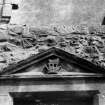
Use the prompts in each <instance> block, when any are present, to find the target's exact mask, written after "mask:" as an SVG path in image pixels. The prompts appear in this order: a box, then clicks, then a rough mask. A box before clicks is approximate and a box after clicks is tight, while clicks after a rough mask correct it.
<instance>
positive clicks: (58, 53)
mask: <svg viewBox="0 0 105 105" xmlns="http://www.w3.org/2000/svg"><path fill="white" fill-rule="evenodd" d="M54 57H55V58H54ZM52 58H53V60H52ZM59 60H62V61H64V62H66V63H68V64H70V63H71V64H73V65H76V67H77V68H81V69H83V70H84V72H88V73H89V72H90V73H101V74H104V73H105V70H104V69H103V68H101V67H99V66H96V65H94V64H93V63H91V62H89V61H87V60H84V59H82V58H79V57H77V56H75V55H73V54H70V53H68V52H65V51H64V50H61V49H58V48H55V47H52V48H50V49H48V50H46V51H44V52H41V53H38V54H36V55H34V56H31V57H29V58H27V59H25V60H24V61H21V62H19V63H17V64H15V65H11V66H9V67H7V68H6V69H4V70H3V72H1V74H0V75H10V74H12V73H15V72H17V71H21V70H24V69H25V68H27V67H29V66H31V65H33V64H40V62H45V61H48V62H47V64H48V63H51V62H56V63H57V62H59ZM55 68H56V70H57V69H59V66H58V65H57V67H54V69H55ZM47 69H48V70H49V68H47ZM51 69H52V68H50V70H51ZM52 70H53V69H52Z"/></svg>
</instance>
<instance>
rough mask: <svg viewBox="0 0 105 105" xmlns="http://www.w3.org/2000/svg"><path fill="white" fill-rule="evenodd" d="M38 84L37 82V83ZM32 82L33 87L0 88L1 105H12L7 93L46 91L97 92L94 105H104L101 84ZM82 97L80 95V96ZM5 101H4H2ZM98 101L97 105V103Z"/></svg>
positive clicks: (20, 85)
mask: <svg viewBox="0 0 105 105" xmlns="http://www.w3.org/2000/svg"><path fill="white" fill-rule="evenodd" d="M37 82H38V81H37ZM35 83H36V82H34V85H31V84H30V85H29V84H28V83H27V85H23V84H18V85H16V86H15V85H13V86H12V85H8V86H6V85H5V86H3V85H1V86H0V99H1V100H0V102H1V105H2V104H3V105H13V100H12V98H11V96H10V94H9V92H39V91H43V92H46V91H47V92H48V91H63V92H64V91H89V90H90V91H92V90H93V91H95V90H99V92H100V93H99V94H97V100H96V101H97V104H95V105H104V104H105V84H104V83H103V84H102V83H85V81H83V80H82V81H74V82H73V81H72V83H71V81H70V82H69V81H68V83H67V81H65V84H62V83H59V82H58V83H57V81H56V82H55V83H54V82H53V83H52V82H50V84H48V83H46V82H45V81H44V83H43V84H40V83H36V84H35ZM81 95H82V94H81ZM4 100H5V101H4ZM98 100H99V103H98Z"/></svg>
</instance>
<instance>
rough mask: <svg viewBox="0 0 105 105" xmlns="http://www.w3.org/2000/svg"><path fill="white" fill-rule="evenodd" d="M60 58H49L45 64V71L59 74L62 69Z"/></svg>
mask: <svg viewBox="0 0 105 105" xmlns="http://www.w3.org/2000/svg"><path fill="white" fill-rule="evenodd" d="M61 69H62V68H61V66H60V60H59V58H56V59H49V60H48V63H47V64H45V66H44V68H43V73H45V74H57V73H58V72H59V71H60V70H61Z"/></svg>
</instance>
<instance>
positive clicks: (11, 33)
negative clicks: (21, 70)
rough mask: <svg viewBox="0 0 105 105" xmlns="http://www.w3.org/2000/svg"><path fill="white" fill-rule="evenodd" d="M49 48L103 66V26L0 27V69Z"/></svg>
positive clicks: (104, 35) (104, 59) (104, 54)
mask: <svg viewBox="0 0 105 105" xmlns="http://www.w3.org/2000/svg"><path fill="white" fill-rule="evenodd" d="M51 47H57V48H60V49H63V50H65V51H67V52H69V53H72V54H74V55H77V56H79V57H81V58H83V59H87V60H89V61H91V62H93V63H94V64H96V65H100V66H102V67H105V26H98V27H93V26H91V27H88V28H86V27H85V28H83V27H82V28H81V27H79V28H78V29H77V28H76V29H74V27H73V29H72V31H71V30H70V28H68V29H66V28H65V27H64V28H63V29H60V28H58V27H53V28H51V29H50V28H35V27H27V26H26V25H24V26H19V25H5V26H3V25H1V26H0V70H1V71H2V70H3V69H4V68H5V67H7V66H8V65H11V64H14V63H17V62H19V61H22V60H24V59H26V58H28V57H29V56H32V55H35V54H37V53H40V52H42V51H45V50H46V49H49V48H51Z"/></svg>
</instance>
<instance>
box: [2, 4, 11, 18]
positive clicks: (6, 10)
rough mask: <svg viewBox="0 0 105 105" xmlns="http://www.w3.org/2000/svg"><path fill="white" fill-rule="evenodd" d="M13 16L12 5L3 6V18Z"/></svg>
mask: <svg viewBox="0 0 105 105" xmlns="http://www.w3.org/2000/svg"><path fill="white" fill-rule="evenodd" d="M11 14H12V6H11V4H5V5H4V6H3V14H2V16H3V17H10V16H11Z"/></svg>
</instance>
